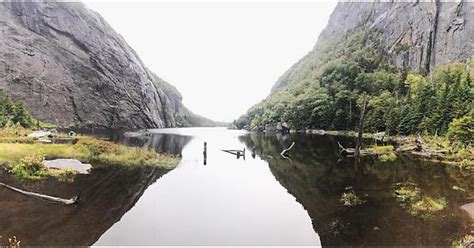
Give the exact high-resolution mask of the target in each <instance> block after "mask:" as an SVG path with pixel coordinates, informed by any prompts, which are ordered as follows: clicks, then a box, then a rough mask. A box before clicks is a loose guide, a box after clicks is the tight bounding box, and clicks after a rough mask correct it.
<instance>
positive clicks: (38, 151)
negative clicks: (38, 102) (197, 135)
mask: <svg viewBox="0 0 474 248" xmlns="http://www.w3.org/2000/svg"><path fill="white" fill-rule="evenodd" d="M25 132H27V131H25ZM0 133H1V134H0V137H6V138H10V139H15V138H16V137H23V135H22V134H20V135H19V136H17V135H18V134H17V133H11V132H10V133H9V132H7V131H5V130H2V132H0ZM2 135H3V136H2ZM8 135H10V136H8ZM78 139H79V140H78V142H77V143H76V144H69V143H68V144H42V143H18V142H16V143H1V141H0V165H3V166H5V167H9V168H10V169H11V171H12V173H13V174H15V175H16V176H17V177H19V178H25V179H33V180H35V179H41V178H44V177H45V176H47V175H50V176H55V177H58V178H59V179H60V180H64V181H70V180H71V177H73V175H72V172H71V171H67V170H61V171H58V170H49V171H48V170H47V168H46V167H45V166H44V164H43V162H42V161H43V160H44V159H58V158H70V159H77V160H79V161H81V162H83V163H90V164H92V165H94V164H102V165H124V166H160V167H165V168H173V167H174V166H176V165H177V164H178V162H179V158H178V157H176V156H172V155H167V154H159V153H157V152H155V151H153V150H150V149H145V148H138V147H128V146H125V145H120V144H115V143H113V142H109V141H104V140H99V139H95V138H92V137H87V136H78ZM45 168H46V169H45Z"/></svg>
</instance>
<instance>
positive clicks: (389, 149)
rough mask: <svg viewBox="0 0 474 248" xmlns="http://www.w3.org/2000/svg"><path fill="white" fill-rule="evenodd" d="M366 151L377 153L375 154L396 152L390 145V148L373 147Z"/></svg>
mask: <svg viewBox="0 0 474 248" xmlns="http://www.w3.org/2000/svg"><path fill="white" fill-rule="evenodd" d="M366 150H368V151H372V152H375V153H383V152H393V151H395V147H393V146H392V145H389V146H372V147H369V148H367V149H366Z"/></svg>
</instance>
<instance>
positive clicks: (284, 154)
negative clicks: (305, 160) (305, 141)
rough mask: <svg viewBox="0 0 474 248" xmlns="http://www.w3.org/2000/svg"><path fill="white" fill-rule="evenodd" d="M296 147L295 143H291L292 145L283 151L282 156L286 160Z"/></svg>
mask: <svg viewBox="0 0 474 248" xmlns="http://www.w3.org/2000/svg"><path fill="white" fill-rule="evenodd" d="M294 145H295V142H293V143H291V145H290V146H289V147H288V148H286V149H285V150H283V151H282V152H281V153H280V155H281V156H283V157H284V158H288V156H286V154H287V153H288V152H289V151H290V150H291V148H293V146H294Z"/></svg>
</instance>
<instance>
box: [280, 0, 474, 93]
mask: <svg viewBox="0 0 474 248" xmlns="http://www.w3.org/2000/svg"><path fill="white" fill-rule="evenodd" d="M357 28H362V29H364V30H366V31H369V32H377V33H381V44H382V47H383V49H384V52H385V54H386V55H387V56H388V58H389V60H390V61H391V62H392V63H393V64H394V65H396V66H397V67H399V68H402V67H406V68H409V69H410V70H413V71H417V72H421V73H427V72H429V71H430V70H431V69H432V68H433V67H436V66H439V65H444V64H449V63H452V62H455V61H467V60H469V59H471V57H472V56H473V51H474V47H473V46H474V2H472V1H460V2H441V1H438V0H437V1H435V2H419V1H416V2H396V1H395V2H375V3H371V2H365V3H364V2H358V1H353V2H351V1H348V2H340V3H338V4H337V6H336V8H335V10H334V12H333V13H332V15H331V17H330V19H329V22H328V25H327V26H326V28H325V29H324V31H323V32H322V33H321V34H320V36H319V39H318V42H317V44H316V45H315V47H314V49H313V50H312V51H311V52H309V53H308V54H307V55H306V56H305V57H304V58H302V59H301V60H300V61H299V62H298V63H296V64H295V65H293V67H291V68H290V69H289V70H288V71H286V72H285V74H283V75H282V76H281V78H280V79H279V80H278V82H277V83H276V84H275V85H274V87H273V89H272V92H275V91H277V90H278V89H280V88H282V87H284V86H286V85H289V84H292V83H295V82H298V81H300V80H303V79H305V78H307V77H308V75H310V73H311V72H312V70H313V69H314V68H317V67H318V66H319V65H320V63H324V61H323V60H321V53H323V50H324V46H325V45H326V44H327V43H328V42H337V41H338V40H340V39H344V36H345V35H346V34H347V33H348V32H350V31H352V30H355V29H357ZM323 56H324V55H323Z"/></svg>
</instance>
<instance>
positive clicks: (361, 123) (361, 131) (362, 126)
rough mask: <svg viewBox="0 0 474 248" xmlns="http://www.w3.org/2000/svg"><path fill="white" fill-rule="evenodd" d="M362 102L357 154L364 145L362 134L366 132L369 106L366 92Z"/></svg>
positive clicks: (357, 154)
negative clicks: (365, 125)
mask: <svg viewBox="0 0 474 248" xmlns="http://www.w3.org/2000/svg"><path fill="white" fill-rule="evenodd" d="M363 97H364V98H363V102H362V109H361V111H360V120H359V134H358V135H357V145H356V148H355V155H356V156H359V155H360V149H361V147H362V134H363V133H364V121H365V114H366V113H365V112H366V108H367V94H366V93H364V96H363Z"/></svg>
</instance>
